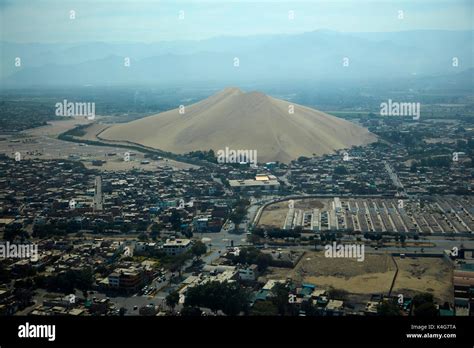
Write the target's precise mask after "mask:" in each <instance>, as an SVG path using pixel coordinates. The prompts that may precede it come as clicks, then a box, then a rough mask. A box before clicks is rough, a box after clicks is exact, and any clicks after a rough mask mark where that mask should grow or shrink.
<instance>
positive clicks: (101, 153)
mask: <svg viewBox="0 0 474 348" xmlns="http://www.w3.org/2000/svg"><path fill="white" fill-rule="evenodd" d="M80 124H91V126H90V127H88V128H87V129H90V131H88V132H87V133H86V135H85V136H84V139H86V140H97V138H95V133H96V132H98V131H100V130H101V129H103V128H104V127H105V126H104V125H102V124H100V123H91V121H89V120H87V119H85V118H71V119H69V120H64V121H63V120H61V121H52V122H49V124H48V125H47V126H42V127H38V128H32V129H29V130H26V131H24V132H22V133H19V134H16V135H4V136H2V137H1V140H0V153H4V154H6V155H7V156H10V157H14V155H15V152H20V153H21V158H22V159H31V158H40V159H64V160H66V159H73V160H80V161H81V162H82V163H84V165H85V166H86V167H87V168H94V169H97V170H101V171H107V170H131V169H142V170H157V169H159V168H163V167H165V166H167V167H171V168H173V169H175V170H179V169H189V168H197V166H194V165H191V164H188V163H183V162H177V161H174V160H171V159H166V158H164V159H162V160H149V162H150V163H149V164H143V163H141V161H143V160H145V157H144V154H143V153H141V152H137V151H130V150H127V149H125V148H121V147H116V146H113V145H110V146H96V145H87V144H78V143H74V142H69V141H63V140H60V139H58V138H57V137H58V135H59V134H61V133H63V132H65V131H67V130H69V129H72V128H74V127H76V126H77V125H80ZM125 152H130V153H132V154H133V155H132V156H131V157H130V159H131V161H129V162H125V161H124V160H123V158H124V154H125ZM108 154H115V155H113V156H109V155H108ZM93 160H105V161H107V162H106V163H104V164H103V165H102V166H100V167H99V166H93V165H92V161H93Z"/></svg>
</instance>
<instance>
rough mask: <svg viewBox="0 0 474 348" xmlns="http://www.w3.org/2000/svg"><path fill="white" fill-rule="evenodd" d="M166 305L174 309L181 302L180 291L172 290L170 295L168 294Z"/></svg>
mask: <svg viewBox="0 0 474 348" xmlns="http://www.w3.org/2000/svg"><path fill="white" fill-rule="evenodd" d="M165 301H166V305H167V306H168V307H171V309H172V310H173V311H174V307H176V306H177V305H178V303H179V293H178V292H177V291H173V292H170V293H169V294H168V296H166V299H165Z"/></svg>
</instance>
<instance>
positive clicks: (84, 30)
mask: <svg viewBox="0 0 474 348" xmlns="http://www.w3.org/2000/svg"><path fill="white" fill-rule="evenodd" d="M473 8H474V1H473V0H306V1H287V0H285V1H284V0H280V1H279V0H272V1H270V0H260V1H250V0H240V1H237V0H120V1H117V0H94V1H93V0H0V13H1V17H0V22H1V37H0V39H1V40H4V41H11V42H41V43H47V42H50V43H51V42H86V41H105V42H127V41H136V42H156V41H163V40H167V41H171V40H201V39H206V38H210V37H216V36H229V35H235V36H247V35H255V34H275V33H300V32H307V31H313V30H318V29H330V30H337V31H342V32H382V31H405V30H417V29H447V30H468V29H469V30H472V29H474V20H473V19H474V17H473V16H474V10H473ZM71 10H74V11H75V13H76V18H75V19H70V18H69V17H70V11H71ZM180 11H183V12H184V19H180V18H179V15H180ZM289 11H294V19H293V20H290V19H289ZM399 11H403V19H399V18H398V15H399ZM181 14H182V13H181Z"/></svg>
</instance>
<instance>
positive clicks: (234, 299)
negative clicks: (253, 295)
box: [185, 281, 250, 316]
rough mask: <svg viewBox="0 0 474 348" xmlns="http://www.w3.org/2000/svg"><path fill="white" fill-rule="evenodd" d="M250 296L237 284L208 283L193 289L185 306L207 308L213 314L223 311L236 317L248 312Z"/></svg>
mask: <svg viewBox="0 0 474 348" xmlns="http://www.w3.org/2000/svg"><path fill="white" fill-rule="evenodd" d="M249 299H250V294H249V292H248V291H247V290H245V289H244V288H242V287H241V286H240V285H239V284H237V283H228V282H222V283H220V282H215V281H214V282H208V283H205V284H202V285H198V286H195V287H192V288H191V289H189V290H188V292H187V293H186V301H185V306H194V307H205V308H209V309H210V310H212V311H213V312H217V311H219V310H221V311H222V312H224V314H226V315H231V316H235V315H238V314H239V313H241V312H247V310H248V304H249Z"/></svg>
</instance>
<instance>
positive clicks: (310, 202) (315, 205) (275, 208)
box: [258, 199, 328, 228]
mask: <svg viewBox="0 0 474 348" xmlns="http://www.w3.org/2000/svg"><path fill="white" fill-rule="evenodd" d="M288 204H289V203H288V201H283V202H278V203H275V204H271V205H269V206H268V207H267V208H265V210H264V211H263V212H262V216H261V217H260V221H259V223H258V225H259V226H260V227H263V226H265V227H278V228H281V227H282V226H283V224H284V223H285V219H286V214H287V213H288ZM294 204H295V208H296V209H302V210H312V209H323V208H325V207H327V205H328V201H327V200H315V199H299V200H295V201H294Z"/></svg>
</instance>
